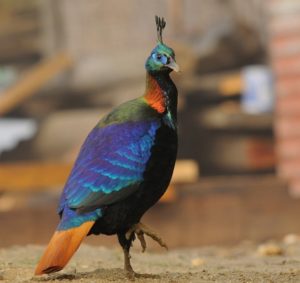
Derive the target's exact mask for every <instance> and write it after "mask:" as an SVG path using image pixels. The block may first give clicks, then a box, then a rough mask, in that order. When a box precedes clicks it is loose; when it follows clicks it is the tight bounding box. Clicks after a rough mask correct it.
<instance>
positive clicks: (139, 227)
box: [125, 223, 168, 252]
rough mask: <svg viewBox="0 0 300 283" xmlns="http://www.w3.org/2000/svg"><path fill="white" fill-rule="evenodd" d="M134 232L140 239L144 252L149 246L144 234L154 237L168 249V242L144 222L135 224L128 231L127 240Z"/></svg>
mask: <svg viewBox="0 0 300 283" xmlns="http://www.w3.org/2000/svg"><path fill="white" fill-rule="evenodd" d="M132 233H135V234H136V236H137V238H138V239H139V241H140V243H141V246H142V252H144V251H145V250H146V247H147V245H146V241H145V237H144V234H145V235H147V236H148V237H150V238H152V239H153V240H154V241H155V242H157V243H158V244H159V245H160V246H161V247H164V248H165V249H166V250H168V246H167V244H166V243H165V242H164V241H163V240H162V239H161V238H160V237H159V236H158V235H157V234H156V233H155V232H153V231H152V230H151V229H150V228H148V227H147V226H145V225H144V224H143V223H138V224H135V225H133V226H132V227H131V228H130V229H129V230H128V231H127V233H126V234H125V237H126V239H127V240H129V239H130V237H131V236H132Z"/></svg>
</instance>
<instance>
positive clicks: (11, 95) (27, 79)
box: [0, 53, 73, 115]
mask: <svg viewBox="0 0 300 283" xmlns="http://www.w3.org/2000/svg"><path fill="white" fill-rule="evenodd" d="M72 65H73V62H72V59H71V58H70V56H69V55H68V54H66V53H60V54H56V55H55V56H54V57H52V58H49V59H46V60H45V61H42V62H41V63H38V64H37V65H36V66H34V67H32V69H30V70H29V71H28V72H27V73H25V74H24V76H23V77H22V78H21V79H20V81H19V82H17V83H16V84H15V85H13V86H12V87H11V88H9V89H7V90H6V91H4V92H3V93H2V94H1V95H0V115H4V114H6V113H7V112H9V111H11V110H12V109H13V108H15V107H17V106H18V105H20V104H21V103H22V102H23V101H24V100H25V99H27V98H29V97H30V96H33V95H34V94H35V93H36V92H37V91H38V90H39V89H41V88H42V87H43V86H44V85H45V83H47V82H48V81H49V80H51V79H52V78H53V77H55V76H56V75H58V74H59V73H62V72H64V71H66V70H67V69H69V68H70V67H71V66H72Z"/></svg>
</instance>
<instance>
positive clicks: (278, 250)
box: [257, 243, 284, 256]
mask: <svg viewBox="0 0 300 283" xmlns="http://www.w3.org/2000/svg"><path fill="white" fill-rule="evenodd" d="M257 253H258V254H259V255H260V256H276V255H282V254H284V251H283V249H282V247H280V246H279V245H277V244H275V243H268V244H262V245H260V246H258V249H257Z"/></svg>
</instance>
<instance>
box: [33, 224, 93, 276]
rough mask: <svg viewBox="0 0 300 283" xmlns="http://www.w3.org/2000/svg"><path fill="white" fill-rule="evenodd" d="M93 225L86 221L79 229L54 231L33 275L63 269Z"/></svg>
mask: <svg viewBox="0 0 300 283" xmlns="http://www.w3.org/2000/svg"><path fill="white" fill-rule="evenodd" d="M94 223H95V222H94V221H88V222H85V223H83V224H82V225H80V226H79V227H75V228H71V229H68V230H63V231H56V232H55V233H54V235H53V236H52V238H51V240H50V242H49V244H48V246H47V248H46V250H45V252H44V254H43V256H42V258H41V259H40V261H39V263H38V265H37V267H36V269H35V275H42V274H44V273H46V274H48V273H52V272H56V271H59V270H61V269H63V268H64V267H65V266H66V264H67V263H68V261H69V260H70V258H71V257H72V255H73V254H74V253H75V252H76V250H77V249H78V247H79V246H80V244H81V242H82V240H83V238H84V237H85V236H86V235H87V234H88V232H89V231H90V229H91V228H92V226H93V225H94Z"/></svg>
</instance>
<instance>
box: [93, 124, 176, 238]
mask: <svg viewBox="0 0 300 283" xmlns="http://www.w3.org/2000/svg"><path fill="white" fill-rule="evenodd" d="M176 155H177V133H176V132H175V131H174V130H172V129H171V128H169V127H167V126H163V127H161V128H160V129H159V130H158V132H157V135H156V138H155V143H154V146H153V148H152V150H151V157H150V159H149V161H148V164H147V167H146V171H145V173H144V181H143V182H142V183H141V184H140V185H139V188H138V189H137V190H136V191H135V192H134V193H133V194H132V195H130V196H128V197H127V198H125V199H124V200H122V201H119V202H117V203H115V204H112V205H109V206H106V207H103V208H102V210H103V216H102V217H101V218H100V219H98V220H97V221H96V223H95V225H94V226H93V227H92V229H91V231H90V233H89V234H97V235H98V234H100V233H101V234H107V235H111V234H116V233H119V232H122V231H127V230H128V229H129V228H130V227H131V226H132V225H133V224H136V223H138V222H139V221H140V219H141V217H142V216H143V214H144V213H145V212H146V211H147V210H148V209H149V208H150V207H151V206H153V205H154V204H155V203H156V202H157V201H158V200H159V199H160V197H161V196H162V195H163V194H164V192H165V191H166V189H167V187H168V185H169V183H170V180H171V177H172V173H173V169H174V165H175V161H176Z"/></svg>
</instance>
